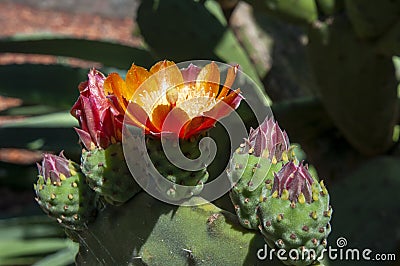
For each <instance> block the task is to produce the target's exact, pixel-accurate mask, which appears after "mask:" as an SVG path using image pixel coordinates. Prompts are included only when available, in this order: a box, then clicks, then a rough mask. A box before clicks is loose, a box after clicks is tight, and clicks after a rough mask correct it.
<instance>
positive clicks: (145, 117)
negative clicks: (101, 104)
mask: <svg viewBox="0 0 400 266" xmlns="http://www.w3.org/2000/svg"><path fill="white" fill-rule="evenodd" d="M237 69H238V66H237V65H236V66H232V67H231V68H229V69H228V73H227V76H226V80H225V83H224V85H220V70H219V68H218V66H217V64H216V63H214V62H212V63H210V64H208V65H206V66H204V67H203V68H199V67H197V66H195V65H192V64H191V65H190V66H189V67H187V68H185V69H179V68H178V66H176V65H175V63H174V62H171V61H161V62H158V63H157V64H155V65H154V66H153V67H151V69H150V70H149V71H147V70H146V69H145V68H143V67H140V66H136V65H132V67H131V68H130V70H129V71H128V73H127V75H126V79H125V80H123V79H122V78H121V77H120V76H119V75H118V74H117V73H111V74H110V75H109V76H108V77H107V78H106V80H105V82H104V89H105V92H106V93H107V94H113V95H115V97H116V99H117V101H118V105H119V107H120V109H121V110H123V111H124V112H125V121H126V122H127V123H129V124H132V125H135V126H137V127H139V128H142V129H143V130H144V131H145V134H151V135H153V136H161V133H174V134H177V135H178V136H179V138H182V139H188V138H190V137H192V136H195V135H198V134H199V133H201V132H203V131H205V130H207V129H209V128H211V127H213V126H214V125H215V123H216V122H217V120H219V119H221V118H222V117H224V116H227V115H228V114H229V113H230V112H232V111H233V110H235V109H236V108H237V107H238V106H239V104H240V101H241V100H242V98H243V97H242V96H241V94H240V89H237V90H235V91H233V90H231V89H230V88H231V86H232V84H233V83H234V81H235V78H236V74H237Z"/></svg>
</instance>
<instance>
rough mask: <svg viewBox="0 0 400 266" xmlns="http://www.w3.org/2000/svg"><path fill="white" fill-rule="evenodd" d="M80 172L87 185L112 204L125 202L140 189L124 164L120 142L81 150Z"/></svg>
mask: <svg viewBox="0 0 400 266" xmlns="http://www.w3.org/2000/svg"><path fill="white" fill-rule="evenodd" d="M82 172H83V173H84V174H85V175H86V177H87V180H88V183H89V186H90V187H91V188H92V189H93V190H94V191H96V192H97V193H99V194H100V195H101V196H103V197H104V199H105V200H106V201H107V202H109V203H111V204H114V205H120V204H122V203H124V202H126V201H127V200H129V199H130V198H132V197H133V196H134V195H136V194H137V193H138V192H139V191H140V190H141V188H140V186H139V185H138V184H137V183H136V181H135V180H134V178H133V177H132V175H131V173H130V171H129V169H128V166H127V165H126V162H125V158H124V153H123V150H122V145H121V143H116V144H112V145H110V146H109V147H108V148H107V149H98V148H96V149H94V150H91V151H84V152H82Z"/></svg>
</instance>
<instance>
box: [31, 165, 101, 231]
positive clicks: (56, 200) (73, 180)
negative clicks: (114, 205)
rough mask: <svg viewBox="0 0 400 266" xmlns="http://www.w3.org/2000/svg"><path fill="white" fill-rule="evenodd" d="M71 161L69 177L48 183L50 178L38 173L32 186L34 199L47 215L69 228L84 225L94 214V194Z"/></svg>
mask: <svg viewBox="0 0 400 266" xmlns="http://www.w3.org/2000/svg"><path fill="white" fill-rule="evenodd" d="M72 164H73V169H74V170H72V171H71V174H72V175H71V176H70V177H68V178H63V179H62V180H60V181H59V182H53V183H52V182H51V180H50V178H48V179H47V181H46V180H45V178H44V177H43V176H41V175H39V179H38V181H37V183H36V184H35V185H34V189H35V192H36V196H37V198H36V200H37V202H38V203H39V205H40V207H41V208H42V209H43V210H44V212H46V213H47V214H48V215H49V216H50V217H52V218H55V219H57V221H58V222H59V223H60V224H61V225H63V226H65V227H67V228H69V229H73V230H81V229H84V228H86V224H87V223H88V222H90V221H91V220H92V219H93V218H94V216H95V215H96V207H97V206H96V199H97V196H96V193H94V192H93V191H92V190H91V189H90V188H89V186H88V185H87V184H86V181H85V176H84V175H83V174H82V173H81V172H78V171H79V166H78V165H75V163H72Z"/></svg>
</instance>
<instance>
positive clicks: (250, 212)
mask: <svg viewBox="0 0 400 266" xmlns="http://www.w3.org/2000/svg"><path fill="white" fill-rule="evenodd" d="M281 167H282V162H279V163H276V164H272V163H271V162H270V160H269V159H267V158H262V157H256V156H254V155H249V154H241V153H239V152H238V151H237V152H235V153H234V154H233V156H232V159H231V163H230V168H229V169H228V177H229V178H230V180H231V182H233V183H234V186H233V188H232V190H231V192H230V197H231V200H232V203H233V204H234V207H235V211H236V214H237V215H238V218H239V221H240V223H241V224H242V225H243V226H244V227H246V228H248V229H257V228H258V225H259V219H258V215H257V209H258V205H259V204H260V202H262V200H263V198H265V197H267V196H268V195H269V194H271V188H272V182H273V180H274V173H276V172H277V171H279V170H280V169H281Z"/></svg>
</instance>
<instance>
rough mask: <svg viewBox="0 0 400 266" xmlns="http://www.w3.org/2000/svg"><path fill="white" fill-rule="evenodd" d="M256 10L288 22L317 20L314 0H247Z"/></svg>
mask: <svg viewBox="0 0 400 266" xmlns="http://www.w3.org/2000/svg"><path fill="white" fill-rule="evenodd" d="M247 2H249V3H250V4H252V5H253V6H254V7H255V9H256V10H262V11H264V12H266V13H268V14H271V15H273V16H277V17H279V18H282V19H284V20H288V21H289V22H294V23H300V24H308V23H312V22H313V21H315V20H317V17H318V14H317V7H316V4H315V2H314V0H303V1H298V0H287V1H276V0H247Z"/></svg>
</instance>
